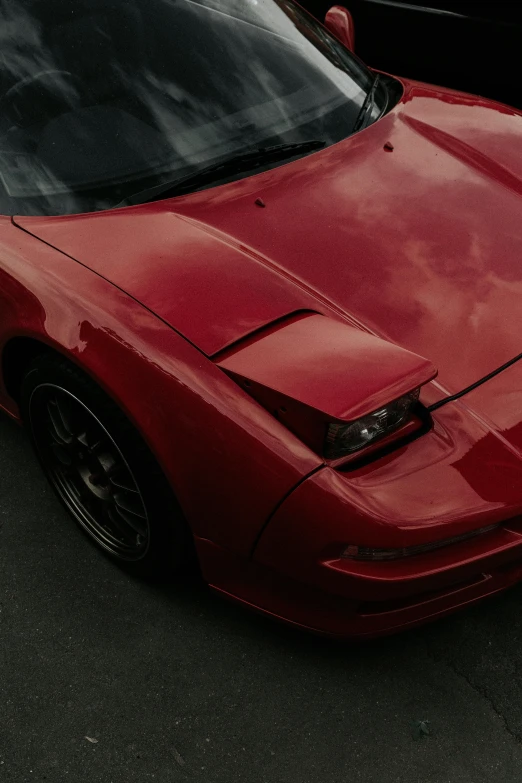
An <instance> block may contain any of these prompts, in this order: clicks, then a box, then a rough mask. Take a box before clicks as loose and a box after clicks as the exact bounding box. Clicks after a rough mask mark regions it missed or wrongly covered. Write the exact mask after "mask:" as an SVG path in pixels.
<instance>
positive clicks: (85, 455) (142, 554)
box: [21, 356, 191, 576]
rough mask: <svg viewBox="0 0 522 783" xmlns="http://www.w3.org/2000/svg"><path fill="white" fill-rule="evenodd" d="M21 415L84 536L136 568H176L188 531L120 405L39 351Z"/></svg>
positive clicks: (183, 559)
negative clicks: (40, 354) (84, 533)
mask: <svg viewBox="0 0 522 783" xmlns="http://www.w3.org/2000/svg"><path fill="white" fill-rule="evenodd" d="M21 409H22V416H23V418H24V421H25V422H26V423H27V424H28V426H29V430H30V435H31V439H32V442H33V446H34V448H35V451H36V454H37V456H38V458H39V460H40V463H41V465H42V467H43V469H44V471H45V473H46V475H47V478H48V479H49V481H50V483H51V485H52V487H53V489H54V490H55V492H56V494H57V495H58V497H59V498H60V500H61V501H62V503H63V505H64V506H65V507H66V509H67V510H68V511H69V513H70V514H71V515H72V516H73V518H74V519H75V520H76V522H78V524H79V525H80V526H81V527H82V529H83V530H84V531H85V532H86V533H87V534H88V535H89V537H90V538H91V539H92V540H93V541H94V542H95V543H96V544H97V545H98V546H99V547H101V548H102V549H103V550H104V551H105V552H106V553H108V554H109V555H110V556H111V557H113V558H114V559H116V560H117V561H118V562H119V563H120V564H122V565H125V566H126V567H127V568H128V569H130V570H132V571H134V572H136V573H137V574H139V575H145V576H158V574H159V573H160V571H163V572H164V570H165V567H168V568H169V570H170V572H172V571H173V570H174V571H175V570H179V569H180V567H181V566H182V565H183V564H184V563H188V561H189V560H190V559H191V557H190V537H189V535H188V531H187V528H186V525H185V524H184V522H183V519H182V516H181V512H180V509H179V506H178V504H177V502H176V499H175V497H174V495H173V493H172V491H171V489H170V487H169V486H168V483H167V481H166V480H165V478H164V476H163V474H162V473H161V471H160V469H159V467H158V465H157V463H156V461H155V460H154V458H153V456H152V454H151V453H150V451H149V449H148V448H147V446H146V445H145V443H144V442H143V440H142V439H141V437H140V436H139V435H138V433H137V432H136V431H135V430H134V428H133V427H132V426H131V425H130V423H129V422H128V420H127V419H126V417H125V416H124V415H123V413H122V412H121V411H120V410H119V408H118V407H117V406H116V405H115V404H114V403H113V402H112V401H111V400H110V399H109V398H108V397H107V396H106V395H105V393H104V392H102V390H101V389H99V387H98V386H96V384H95V383H93V381H92V380H91V379H90V378H88V377H87V376H84V374H83V373H81V372H80V371H79V370H78V369H77V368H76V367H74V366H73V365H70V364H69V363H68V362H66V361H65V360H63V359H61V358H59V357H55V356H43V357H40V358H38V359H37V360H36V361H35V362H34V363H33V365H32V366H31V367H30V368H29V370H28V372H27V374H26V376H25V379H24V382H23V385H22V400H21Z"/></svg>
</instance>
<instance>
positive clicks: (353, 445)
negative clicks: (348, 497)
mask: <svg viewBox="0 0 522 783" xmlns="http://www.w3.org/2000/svg"><path fill="white" fill-rule="evenodd" d="M419 392H420V389H415V391H413V392H410V394H406V395H404V397H400V398H399V399H398V400H394V401H393V402H390V403H389V405H385V406H384V407H383V408H379V410H377V411H374V412H373V413H370V414H368V416H363V417H362V419H358V420H357V421H354V422H352V423H351V424H340V423H338V422H335V423H332V424H330V425H329V427H328V430H327V433H326V441H325V457H326V458H327V459H337V458H339V457H344V456H345V455H347V454H353V453H354V452H355V451H359V450H360V449H363V448H364V447H365V446H368V445H370V443H373V442H374V441H376V440H378V439H380V438H383V437H385V436H386V435H389V434H390V433H392V432H394V431H395V430H397V429H398V428H399V427H400V426H401V425H403V424H405V423H406V421H407V420H408V418H409V417H410V415H411V412H412V408H413V406H414V405H415V403H416V402H417V400H418V399H419Z"/></svg>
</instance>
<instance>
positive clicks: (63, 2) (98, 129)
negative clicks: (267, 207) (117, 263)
mask: <svg viewBox="0 0 522 783" xmlns="http://www.w3.org/2000/svg"><path fill="white" fill-rule="evenodd" d="M371 83H372V76H371V74H370V73H369V72H368V70H367V69H366V68H365V67H364V65H362V64H361V63H360V62H359V61H358V60H357V59H356V58H355V57H353V56H352V55H350V53H349V52H347V51H346V50H345V49H344V48H343V47H342V46H341V45H340V44H338V43H337V42H336V41H335V39H334V38H332V37H331V36H330V34H329V33H328V32H327V31H326V30H325V29H323V28H322V27H321V26H320V25H318V24H317V23H316V22H315V21H314V20H313V19H312V18H311V17H309V16H308V15H307V14H305V13H304V12H302V11H301V10H299V9H298V8H297V6H296V5H294V4H293V3H292V2H290V0H75V2H74V3H71V2H70V0H25V1H24V2H23V3H21V2H14V0H10V1H8V2H5V3H4V4H3V5H2V6H1V7H0V212H2V213H3V214H14V213H17V214H67V213H77V212H89V211H94V210H99V209H107V208H111V207H114V206H115V205H116V204H118V203H120V202H121V201H122V200H123V199H125V198H126V197H127V196H128V195H129V193H133V192H136V191H139V190H140V189H141V188H143V189H146V188H151V187H154V186H156V185H160V184H161V183H163V182H167V181H170V180H172V179H175V178H177V177H181V176H185V175H186V174H189V173H191V172H192V171H197V170H198V169H199V168H201V167H203V166H208V165H209V164H211V163H213V162H214V161H219V160H220V159H226V158H229V157H231V156H233V155H235V154H240V153H241V152H242V151H244V150H245V149H250V148H256V147H259V146H266V145H272V144H281V143H287V142H299V141H304V140H307V139H310V138H312V139H320V140H324V142H325V144H326V145H328V144H333V143H335V142H337V141H339V140H341V139H342V138H344V137H346V136H348V135H350V133H351V132H352V130H353V125H354V123H355V120H356V118H357V115H358V113H359V110H360V108H361V105H362V103H363V101H364V98H365V96H366V94H367V92H368V90H369V87H370V85H371ZM268 165H269V164H267V166H268ZM273 165H278V164H277V163H275V164H273ZM243 175H244V174H243ZM237 176H238V177H239V176H242V174H241V173H238V174H237Z"/></svg>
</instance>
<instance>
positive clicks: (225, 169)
mask: <svg viewBox="0 0 522 783" xmlns="http://www.w3.org/2000/svg"><path fill="white" fill-rule="evenodd" d="M324 146H326V142H325V141H322V140H321V139H308V140H307V141H294V142H289V143H287V144H273V145H272V146H270V147H257V148H255V149H249V150H247V151H246V152H242V153H241V154H239V155H234V156H233V157H231V158H226V159H225V160H220V161H216V162H215V163H211V164H210V165H209V166H205V167H204V168H202V169H199V170H198V171H193V172H191V173H190V174H186V175H185V176H184V177H180V178H179V179H175V180H172V181H171V182H163V183H162V184H161V185H155V186H154V187H152V188H146V189H145V190H140V191H139V192H137V193H132V194H131V195H130V196H127V197H126V198H124V199H123V201H120V203H119V204H116V208H118V207H130V206H133V205H135V204H145V203H147V202H149V201H155V200H157V199H161V198H169V197H171V196H178V195H181V194H182V193H186V192H187V191H190V190H192V189H194V188H197V187H199V186H201V185H206V184H208V183H212V182H215V181H216V180H219V179H223V178H224V177H226V176H228V175H230V174H237V173H239V172H242V171H249V170H250V169H255V168H257V167H259V166H262V165H263V164H265V163H271V162H273V161H277V160H284V159H285V158H291V157H293V156H294V155H302V154H305V153H307V152H313V151H314V150H319V149H321V148H322V147H324Z"/></svg>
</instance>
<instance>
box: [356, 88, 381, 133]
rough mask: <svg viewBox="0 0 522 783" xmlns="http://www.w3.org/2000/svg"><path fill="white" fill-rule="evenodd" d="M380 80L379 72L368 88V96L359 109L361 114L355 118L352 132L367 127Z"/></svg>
mask: <svg viewBox="0 0 522 783" xmlns="http://www.w3.org/2000/svg"><path fill="white" fill-rule="evenodd" d="M380 80H381V75H380V74H379V73H378V74H376V76H375V79H374V80H373V82H372V86H371V87H370V89H369V90H368V93H367V95H366V98H365V99H364V101H363V105H362V106H361V108H360V109H359V114H358V115H357V119H356V120H355V124H354V126H353V130H352V133H357V131H359V130H363V128H365V127H366V122H367V120H368V117H369V116H370V112H371V110H372V107H373V103H374V100H375V92H376V90H377V87H378V86H379V82H380Z"/></svg>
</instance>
